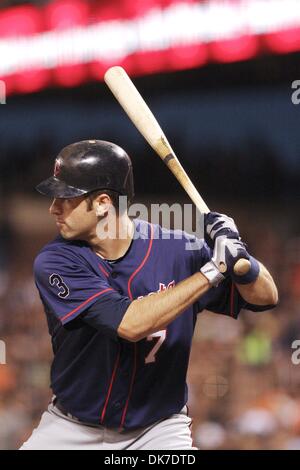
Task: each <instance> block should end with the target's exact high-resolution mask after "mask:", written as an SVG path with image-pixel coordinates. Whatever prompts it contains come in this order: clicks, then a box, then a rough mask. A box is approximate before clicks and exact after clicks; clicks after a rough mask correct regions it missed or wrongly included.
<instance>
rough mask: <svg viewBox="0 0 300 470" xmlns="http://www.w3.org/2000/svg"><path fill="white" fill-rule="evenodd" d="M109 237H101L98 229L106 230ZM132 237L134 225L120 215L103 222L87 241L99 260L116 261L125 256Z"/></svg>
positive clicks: (125, 215)
mask: <svg viewBox="0 0 300 470" xmlns="http://www.w3.org/2000/svg"><path fill="white" fill-rule="evenodd" d="M107 227H109V231H110V232H109V233H110V236H107V237H102V236H101V233H100V232H99V229H100V231H101V229H104V230H105V231H106V230H107ZM133 235H134V224H133V222H132V221H131V220H130V219H129V217H128V215H127V214H123V215H120V216H118V217H115V218H114V219H109V218H107V220H106V221H105V220H103V221H102V223H101V226H100V227H99V225H98V229H97V234H95V236H94V237H93V238H92V239H91V240H89V244H90V245H91V246H92V248H93V250H94V251H95V253H96V254H97V255H98V256H100V257H101V258H104V259H108V260H116V259H118V258H121V257H122V256H124V255H125V253H126V252H127V250H128V248H129V247H130V244H131V241H132V238H133Z"/></svg>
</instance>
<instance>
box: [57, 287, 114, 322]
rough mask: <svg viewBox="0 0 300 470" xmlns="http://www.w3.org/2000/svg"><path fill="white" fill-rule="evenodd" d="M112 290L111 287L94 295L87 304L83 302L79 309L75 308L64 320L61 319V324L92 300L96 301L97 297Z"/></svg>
mask: <svg viewBox="0 0 300 470" xmlns="http://www.w3.org/2000/svg"><path fill="white" fill-rule="evenodd" d="M110 290H113V289H112V288H111V287H108V288H107V289H104V290H102V291H100V292H97V294H94V295H92V297H90V298H88V299H87V300H86V301H85V302H83V303H82V304H80V305H79V306H78V307H76V308H74V310H72V311H71V312H69V313H67V315H65V316H64V317H63V318H61V320H60V321H61V322H63V321H64V320H66V319H67V318H69V317H70V316H71V315H73V313H75V312H77V310H79V309H80V308H81V307H83V306H84V305H86V304H88V303H89V302H90V301H91V300H93V299H95V298H96V297H100V295H102V294H105V292H108V291H110Z"/></svg>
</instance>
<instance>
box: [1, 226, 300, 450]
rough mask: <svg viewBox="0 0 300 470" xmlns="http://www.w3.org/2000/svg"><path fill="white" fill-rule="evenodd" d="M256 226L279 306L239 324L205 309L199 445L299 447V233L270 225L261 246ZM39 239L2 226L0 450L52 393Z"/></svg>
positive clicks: (200, 330) (196, 368)
mask: <svg viewBox="0 0 300 470" xmlns="http://www.w3.org/2000/svg"><path fill="white" fill-rule="evenodd" d="M246 230H247V228H246ZM249 231H250V238H251V250H252V252H253V253H254V254H255V255H256V256H257V257H258V258H259V259H262V261H263V262H264V263H265V264H266V266H267V267H268V268H269V269H270V270H271V272H272V274H273V276H274V278H275V280H276V282H277V285H278V286H279V292H280V304H279V306H278V307H277V308H276V309H275V310H270V311H268V312H264V313H253V312H246V311H244V312H242V313H241V314H240V317H239V319H238V320H237V321H236V320H233V319H231V318H228V317H225V316H223V315H216V314H212V313H210V312H203V313H201V314H200V315H199V319H198V323H197V327H196V331H195V336H194V343H193V349H192V355H191V361H190V367H189V375H188V382H189V388H190V398H189V407H190V414H191V415H192V416H193V418H194V424H193V436H194V441H195V443H196V445H197V446H198V447H199V448H200V449H300V393H299V392H300V364H299V365H298V364H297V349H296V348H295V349H293V347H292V346H293V343H294V342H295V341H296V340H299V345H300V322H299V320H298V317H297V314H298V307H299V305H300V239H297V238H292V237H291V238H290V239H289V240H283V239H281V237H280V235H278V234H277V233H276V232H275V231H274V230H272V228H271V227H270V228H269V232H268V231H267V232H265V238H264V242H263V246H262V243H261V242H260V241H259V239H258V238H256V235H255V231H254V232H253V231H252V232H251V230H250V227H249ZM38 245H39V243H36V244H35V243H33V244H31V245H30V249H27V245H26V243H23V242H22V241H19V240H18V239H17V238H16V234H14V233H12V231H11V229H10V228H9V226H8V225H7V224H5V223H2V224H1V225H0V340H1V341H4V342H5V345H6V358H5V361H4V359H3V357H2V364H1V360H0V449H17V448H18V447H19V446H20V445H21V443H22V442H23V441H24V440H25V439H26V438H27V437H28V436H29V435H30V433H31V431H32V429H33V428H34V426H35V425H36V424H37V423H38V422H39V419H40V416H41V413H42V411H43V410H44V409H45V407H46V406H47V403H48V402H49V400H50V399H51V391H50V389H49V370H50V363H51V356H52V352H51V345H50V338H49V336H48V329H47V323H46V318H45V315H44V313H43V309H42V305H41V302H40V300H39V296H38V292H37V290H36V288H35V285H34V281H33V277H32V261H33V259H34V256H35V254H36V252H37V251H38V248H39V246H38ZM22 250H24V252H23V251H22ZM25 251H26V253H25ZM30 260H31V261H30ZM295 344H296V343H294V346H295ZM298 348H300V346H298ZM293 354H294V356H293ZM298 357H299V358H300V354H299V355H298ZM0 359H1V358H0ZM3 362H5V363H3Z"/></svg>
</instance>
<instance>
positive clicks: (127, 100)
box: [104, 66, 250, 275]
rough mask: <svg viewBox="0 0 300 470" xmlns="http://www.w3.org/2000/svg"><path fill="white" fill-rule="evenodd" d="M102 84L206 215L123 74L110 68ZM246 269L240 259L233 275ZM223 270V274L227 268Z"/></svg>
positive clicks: (141, 99) (184, 173)
mask: <svg viewBox="0 0 300 470" xmlns="http://www.w3.org/2000/svg"><path fill="white" fill-rule="evenodd" d="M104 80H105V83H106V84H107V86H108V87H109V88H110V90H111V92H112V93H113V95H114V96H115V98H116V99H117V101H118V102H119V104H120V105H121V106H122V108H123V109H124V111H125V112H126V114H127V115H128V116H129V118H130V119H131V121H132V122H133V124H134V125H135V127H136V128H137V129H138V130H139V131H140V133H141V134H142V136H143V137H144V138H145V139H146V141H147V142H148V143H149V145H150V146H151V147H152V148H153V150H154V151H155V152H156V153H157V154H158V155H159V157H160V158H161V159H162V160H163V162H164V163H165V164H166V165H167V167H168V168H169V170H171V172H172V173H173V174H174V176H175V177H176V178H177V180H178V181H179V183H180V184H181V186H182V187H183V189H184V190H185V191H186V192H187V194H188V195H189V196H190V198H191V200H192V201H193V202H194V204H195V206H196V207H197V209H198V210H199V211H200V213H202V214H207V213H208V212H209V208H208V206H207V205H206V203H205V202H204V200H203V199H202V197H201V196H200V194H199V192H198V191H197V189H196V188H195V186H194V185H193V183H192V181H191V180H190V178H189V177H188V175H187V173H186V172H185V170H184V168H183V167H182V165H181V163H180V162H179V160H178V158H177V157H176V155H175V152H174V150H173V149H172V147H171V145H170V144H169V142H168V140H167V138H166V136H165V134H164V133H163V131H162V129H161V127H160V125H159V124H158V122H157V120H156V118H155V117H154V115H153V114H152V112H151V111H150V109H149V107H148V105H147V104H146V102H145V101H144V99H143V98H142V96H141V95H140V93H139V91H138V90H137V88H136V87H135V86H134V84H133V82H132V81H131V79H130V78H129V76H128V75H127V73H126V72H125V70H124V69H123V68H122V67H119V66H114V67H110V68H109V69H108V70H107V71H106V73H105V75H104ZM249 268H250V262H249V261H248V260H246V259H240V260H238V261H237V263H236V264H235V266H234V272H235V274H238V275H243V274H246V273H247V272H248V271H249ZM222 270H223V272H224V271H226V266H225V267H223V269H222Z"/></svg>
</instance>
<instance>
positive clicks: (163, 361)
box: [21, 140, 277, 450]
mask: <svg viewBox="0 0 300 470" xmlns="http://www.w3.org/2000/svg"><path fill="white" fill-rule="evenodd" d="M37 190H38V191H39V192H41V193H42V194H45V195H47V196H50V197H52V198H53V203H52V205H51V207H50V213H51V215H53V216H54V218H55V220H56V224H57V228H58V231H59V235H58V237H57V238H56V239H55V240H53V241H52V242H50V243H49V244H48V245H46V246H45V247H44V248H43V249H42V250H41V252H40V253H39V254H38V256H37V257H36V260H35V263H34V273H35V280H36V285H37V288H38V290H39V293H40V297H41V300H42V303H43V306H44V309H45V313H46V316H47V321H48V327H49V333H50V335H51V339H52V347H53V353H54V360H53V363H52V368H51V388H52V390H53V400H52V402H51V404H50V405H49V407H48V410H47V411H45V413H44V414H43V415H42V418H41V422H40V424H39V425H38V427H37V428H36V429H35V430H34V431H33V434H32V435H31V437H30V438H29V439H28V441H27V442H25V443H24V444H23V446H22V447H21V449H22V450H29V449H74V450H76V449H106V450H118V449H128V450H138V449H151V450H153V449H180V450H182V449H183V450H184V449H194V448H195V447H193V442H192V437H191V429H190V426H191V418H190V417H189V416H188V414H187V408H186V403H187V400H188V391H187V385H186V374H187V368H188V361H189V354H190V349H191V342H192V336H193V331H194V327H195V323H196V320H197V314H198V312H201V311H202V310H203V309H208V310H210V311H212V312H216V313H220V314H225V315H230V316H232V317H233V318H237V316H238V314H239V311H240V310H241V308H247V309H250V310H253V311H263V310H266V309H269V308H271V307H273V306H274V305H276V303H277V290H276V286H275V284H274V282H273V280H272V277H271V275H270V274H269V273H268V271H267V270H266V268H265V267H264V266H263V265H262V264H261V263H259V262H258V261H257V260H256V259H255V258H253V257H252V256H250V255H249V254H248V252H247V250H246V247H245V245H244V244H243V242H242V241H241V240H240V236H239V233H238V229H237V227H236V225H235V224H234V222H233V220H232V219H230V218H229V217H227V216H225V215H221V214H218V213H209V214H208V215H207V216H206V218H205V239H206V242H205V241H204V240H200V239H199V240H198V239H196V238H195V237H194V236H191V235H188V234H186V233H185V232H176V234H175V232H172V231H167V230H165V229H164V228H162V227H160V226H158V225H153V224H151V223H148V222H145V221H142V220H139V219H135V220H131V219H130V218H129V217H128V214H127V210H126V208H124V209H123V210H120V208H119V207H118V196H119V195H126V196H128V199H129V200H131V199H132V197H133V194H134V189H133V174H132V166H131V161H130V159H129V157H128V155H127V154H126V153H125V151H124V150H123V149H121V148H120V147H118V146H117V145H115V144H112V143H109V142H104V141H99V140H93V141H91V140H90V141H83V142H78V143H75V144H72V145H69V146H67V147H66V148H64V149H63V150H62V151H61V152H60V154H59V155H58V157H57V159H56V161H55V167H54V176H52V177H50V178H48V179H47V180H46V181H44V182H42V183H41V184H40V185H39V186H38V187H37ZM114 209H116V210H114ZM100 222H101V223H102V226H103V224H104V225H105V224H109V223H111V222H118V224H117V227H118V229H117V232H116V236H115V237H114V238H111V237H101V236H100V235H99V231H98V229H97V227H99V223H100ZM121 232H122V234H124V233H125V236H121ZM166 235H168V236H169V239H168V238H166ZM175 235H176V236H175ZM178 235H181V236H178ZM195 244H196V245H197V248H196V249H195ZM192 245H193V248H194V249H188V248H189V247H191V246H192ZM240 258H246V259H248V260H250V262H251V269H250V271H249V272H248V273H247V274H246V275H243V276H240V277H237V276H235V275H234V271H233V267H234V264H235V263H236V261H237V260H238V259H240ZM222 264H223V265H226V266H227V271H226V274H222V273H221V272H220V266H221V265H222ZM199 367H201V364H200V365H199Z"/></svg>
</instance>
